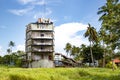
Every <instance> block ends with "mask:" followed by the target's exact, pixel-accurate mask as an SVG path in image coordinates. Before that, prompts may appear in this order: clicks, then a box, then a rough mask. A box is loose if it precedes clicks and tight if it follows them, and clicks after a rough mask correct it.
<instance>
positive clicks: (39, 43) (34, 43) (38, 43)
mask: <svg viewBox="0 0 120 80" xmlns="http://www.w3.org/2000/svg"><path fill="white" fill-rule="evenodd" d="M52 44H53V43H48V42H46V43H45V42H44V43H41V42H33V45H52Z"/></svg>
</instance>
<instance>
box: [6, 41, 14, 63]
mask: <svg viewBox="0 0 120 80" xmlns="http://www.w3.org/2000/svg"><path fill="white" fill-rule="evenodd" d="M8 46H9V47H10V49H9V51H10V54H11V55H12V47H14V46H15V43H14V42H13V41H10V42H9V45H8ZM11 58H12V57H11V56H10V64H11Z"/></svg>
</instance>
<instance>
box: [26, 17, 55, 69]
mask: <svg viewBox="0 0 120 80" xmlns="http://www.w3.org/2000/svg"><path fill="white" fill-rule="evenodd" d="M53 53H54V26H53V22H51V21H50V20H49V19H42V18H39V19H38V21H37V22H35V23H30V24H28V25H27V28H26V54H27V57H26V58H27V64H28V66H27V67H31V68H37V67H54V64H53Z"/></svg>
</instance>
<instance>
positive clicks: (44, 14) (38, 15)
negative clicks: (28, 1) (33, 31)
mask: <svg viewBox="0 0 120 80" xmlns="http://www.w3.org/2000/svg"><path fill="white" fill-rule="evenodd" d="M51 13H52V10H51V9H49V8H46V10H45V12H36V13H35V15H34V17H33V18H34V19H38V18H39V17H43V18H44V17H47V16H49V15H50V14H51Z"/></svg>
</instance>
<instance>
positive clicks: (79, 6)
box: [0, 0, 106, 55]
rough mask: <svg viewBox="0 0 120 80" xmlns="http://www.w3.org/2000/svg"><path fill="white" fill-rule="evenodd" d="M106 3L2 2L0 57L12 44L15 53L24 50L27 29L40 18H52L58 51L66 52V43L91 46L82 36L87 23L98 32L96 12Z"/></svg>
mask: <svg viewBox="0 0 120 80" xmlns="http://www.w3.org/2000/svg"><path fill="white" fill-rule="evenodd" d="M105 1H106V0H0V55H4V54H5V53H6V49H7V48H8V43H9V41H14V42H15V44H16V46H15V48H14V50H19V49H20V50H23V49H24V44H25V29H26V27H25V26H26V25H27V24H28V23H30V22H36V21H37V18H40V17H45V18H50V19H51V20H52V21H53V22H54V25H55V45H56V46H55V51H56V52H63V53H64V51H63V48H64V46H65V43H66V42H71V43H72V44H73V45H76V46H79V45H80V44H82V43H85V44H89V43H88V41H87V40H86V39H84V37H83V34H84V32H85V30H86V27H87V24H88V23H90V24H91V25H92V26H94V27H95V28H96V29H97V30H99V28H100V22H99V21H98V18H99V16H98V15H97V11H98V8H99V7H101V6H103V5H104V4H105ZM44 4H45V5H44ZM44 13H45V14H44ZM61 31H62V32H61ZM63 35H64V36H63Z"/></svg>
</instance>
